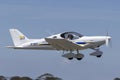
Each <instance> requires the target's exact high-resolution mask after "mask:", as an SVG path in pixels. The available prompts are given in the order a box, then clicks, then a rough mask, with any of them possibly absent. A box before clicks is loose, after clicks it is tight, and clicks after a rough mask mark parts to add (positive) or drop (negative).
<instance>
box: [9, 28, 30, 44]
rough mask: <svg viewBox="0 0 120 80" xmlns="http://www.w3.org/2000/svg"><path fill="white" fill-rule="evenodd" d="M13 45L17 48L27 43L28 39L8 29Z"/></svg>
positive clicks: (18, 32)
mask: <svg viewBox="0 0 120 80" xmlns="http://www.w3.org/2000/svg"><path fill="white" fill-rule="evenodd" d="M9 31H10V34H11V37H12V40H13V43H14V45H15V46H19V45H21V44H23V43H25V42H28V40H29V39H28V38H27V37H26V36H25V35H24V34H23V33H21V32H20V31H19V30H17V29H9Z"/></svg>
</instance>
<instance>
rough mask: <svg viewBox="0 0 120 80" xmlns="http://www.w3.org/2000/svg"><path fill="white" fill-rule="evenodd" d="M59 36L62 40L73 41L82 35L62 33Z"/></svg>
mask: <svg viewBox="0 0 120 80" xmlns="http://www.w3.org/2000/svg"><path fill="white" fill-rule="evenodd" d="M60 36H61V37H62V38H65V39H70V40H74V39H79V38H81V37H82V36H83V35H81V34H79V33H77V32H65V33H62V34H61V35H60Z"/></svg>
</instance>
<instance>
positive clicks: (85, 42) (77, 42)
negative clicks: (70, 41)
mask: <svg viewBox="0 0 120 80" xmlns="http://www.w3.org/2000/svg"><path fill="white" fill-rule="evenodd" d="M76 43H77V44H86V42H76Z"/></svg>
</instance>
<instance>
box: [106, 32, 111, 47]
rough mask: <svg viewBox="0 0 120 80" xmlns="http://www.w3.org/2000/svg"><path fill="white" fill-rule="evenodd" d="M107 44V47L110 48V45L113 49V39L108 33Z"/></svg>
mask: <svg viewBox="0 0 120 80" xmlns="http://www.w3.org/2000/svg"><path fill="white" fill-rule="evenodd" d="M105 44H106V46H107V47H108V46H109V45H110V46H111V47H112V41H111V37H110V36H109V35H108V32H107V36H106V40H105Z"/></svg>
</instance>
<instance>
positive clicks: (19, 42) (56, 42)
mask: <svg viewBox="0 0 120 80" xmlns="http://www.w3.org/2000/svg"><path fill="white" fill-rule="evenodd" d="M9 31H10V34H11V37H12V40H13V43H14V46H8V47H9V48H14V49H36V50H62V51H63V52H64V51H66V52H68V53H64V54H63V55H62V57H65V58H68V59H69V60H72V59H73V58H76V59H77V60H81V59H82V58H83V57H84V55H83V54H82V53H79V51H80V50H85V49H93V50H95V52H92V53H90V55H92V56H96V57H101V56H102V54H103V52H102V51H100V49H99V47H100V46H102V45H104V44H106V46H108V44H109V42H110V40H111V37H110V36H83V35H81V34H79V33H76V32H64V33H60V34H56V35H52V36H49V37H46V38H42V39H29V38H27V37H26V36H25V35H24V34H23V33H21V32H20V31H19V30H17V29H10V30H9ZM74 51H76V54H75V53H73V52H74Z"/></svg>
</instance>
